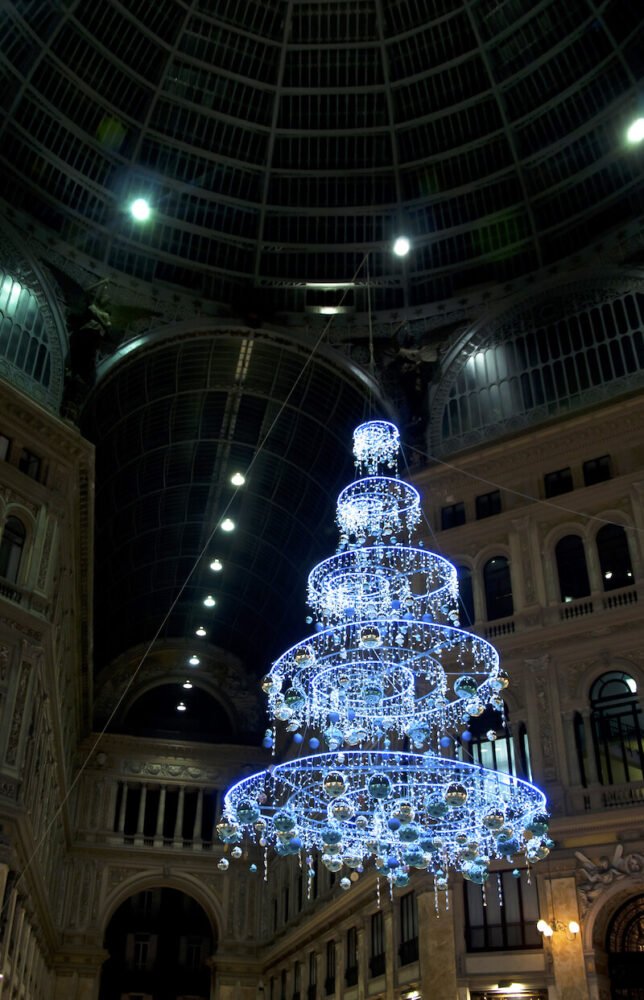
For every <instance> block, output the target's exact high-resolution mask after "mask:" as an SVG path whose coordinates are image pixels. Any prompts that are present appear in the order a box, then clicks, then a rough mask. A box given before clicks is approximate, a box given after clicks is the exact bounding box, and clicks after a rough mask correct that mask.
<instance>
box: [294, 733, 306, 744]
mask: <svg viewBox="0 0 644 1000" xmlns="http://www.w3.org/2000/svg"><path fill="white" fill-rule="evenodd" d="M293 742H294V743H295V744H296V746H298V747H299V746H300V744H301V743H304V737H303V736H302V734H301V733H293Z"/></svg>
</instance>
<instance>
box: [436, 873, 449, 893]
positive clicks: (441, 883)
mask: <svg viewBox="0 0 644 1000" xmlns="http://www.w3.org/2000/svg"><path fill="white" fill-rule="evenodd" d="M436 888H437V889H441V890H445V889H447V879H446V878H445V876H444V875H440V876H437V878H436Z"/></svg>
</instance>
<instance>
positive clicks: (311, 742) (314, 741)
mask: <svg viewBox="0 0 644 1000" xmlns="http://www.w3.org/2000/svg"><path fill="white" fill-rule="evenodd" d="M309 746H310V747H311V750H317V749H318V747H319V746H320V741H319V739H318V738H317V736H312V737H311V739H310V740H309Z"/></svg>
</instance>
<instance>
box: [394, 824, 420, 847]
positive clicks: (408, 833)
mask: <svg viewBox="0 0 644 1000" xmlns="http://www.w3.org/2000/svg"><path fill="white" fill-rule="evenodd" d="M419 837H420V829H419V827H418V826H417V825H416V824H415V823H405V825H404V826H401V828H400V833H399V834H398V838H399V840H402V842H403V844H413V843H415V841H417V840H418V838H419Z"/></svg>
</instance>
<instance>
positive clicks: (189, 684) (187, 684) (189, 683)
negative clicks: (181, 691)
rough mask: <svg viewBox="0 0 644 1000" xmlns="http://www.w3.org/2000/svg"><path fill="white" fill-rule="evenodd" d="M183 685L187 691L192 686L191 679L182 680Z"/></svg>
mask: <svg viewBox="0 0 644 1000" xmlns="http://www.w3.org/2000/svg"><path fill="white" fill-rule="evenodd" d="M183 686H184V688H186V690H187V691H189V690H190V688H191V687H192V681H188V680H186V681H184V682H183Z"/></svg>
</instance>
